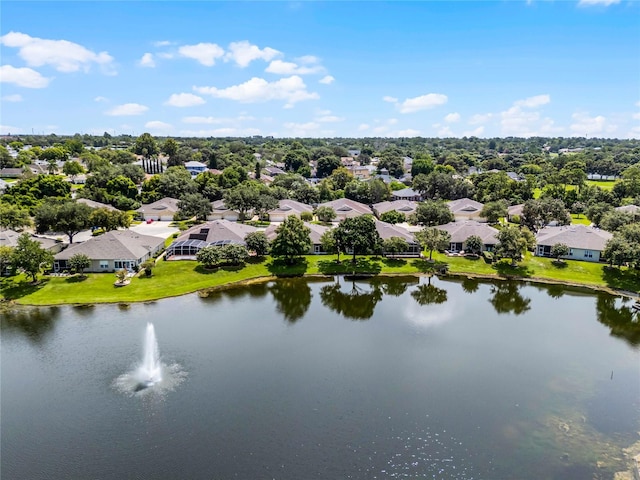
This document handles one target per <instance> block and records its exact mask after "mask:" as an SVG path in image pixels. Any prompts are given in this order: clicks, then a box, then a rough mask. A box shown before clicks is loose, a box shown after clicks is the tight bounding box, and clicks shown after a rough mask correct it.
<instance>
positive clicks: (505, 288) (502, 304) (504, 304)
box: [489, 282, 531, 315]
mask: <svg viewBox="0 0 640 480" xmlns="http://www.w3.org/2000/svg"><path fill="white" fill-rule="evenodd" d="M491 293H492V294H493V297H491V298H490V299H489V302H491V305H493V308H495V310H496V312H497V313H513V314H515V315H521V314H523V313H525V312H527V311H529V310H531V306H530V303H531V299H530V298H525V297H523V296H522V295H520V285H518V284H517V283H516V282H498V283H495V284H493V285H491Z"/></svg>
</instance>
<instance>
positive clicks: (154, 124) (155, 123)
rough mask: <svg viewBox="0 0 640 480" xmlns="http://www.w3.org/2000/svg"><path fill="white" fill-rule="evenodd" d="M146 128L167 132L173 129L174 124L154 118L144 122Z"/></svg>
mask: <svg viewBox="0 0 640 480" xmlns="http://www.w3.org/2000/svg"><path fill="white" fill-rule="evenodd" d="M144 127H145V128H148V129H149V130H153V131H156V132H166V131H167V130H171V129H173V125H171V124H170V123H166V122H161V121H160V120H152V121H150V122H147V123H145V124H144Z"/></svg>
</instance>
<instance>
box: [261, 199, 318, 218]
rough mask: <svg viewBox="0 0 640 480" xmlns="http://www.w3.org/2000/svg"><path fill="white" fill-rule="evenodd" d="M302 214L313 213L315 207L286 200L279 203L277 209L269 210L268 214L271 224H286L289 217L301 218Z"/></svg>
mask: <svg viewBox="0 0 640 480" xmlns="http://www.w3.org/2000/svg"><path fill="white" fill-rule="evenodd" d="M302 212H309V213H313V207H312V206H311V205H307V204H306V203H302V202H297V201H295V200H291V199H288V198H285V199H283V200H279V201H278V207H277V208H274V209H273V210H269V211H268V212H267V213H268V214H269V220H270V221H271V222H284V220H285V219H286V218H287V217H288V216H289V215H297V216H298V217H299V216H300V214H301V213H302Z"/></svg>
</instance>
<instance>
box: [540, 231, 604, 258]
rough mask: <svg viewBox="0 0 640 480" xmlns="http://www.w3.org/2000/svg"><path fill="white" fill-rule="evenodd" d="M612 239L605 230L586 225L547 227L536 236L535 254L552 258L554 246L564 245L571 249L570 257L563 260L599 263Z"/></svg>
mask: <svg viewBox="0 0 640 480" xmlns="http://www.w3.org/2000/svg"><path fill="white" fill-rule="evenodd" d="M612 237H613V235H612V234H611V233H609V232H607V231H605V230H600V229H599V228H594V227H587V226H586V225H568V226H563V227H545V228H543V229H542V230H540V231H538V233H537V235H536V250H535V254H536V255H537V256H539V257H551V249H552V248H553V246H554V245H556V244H557V243H563V244H565V245H566V246H568V247H569V255H568V256H566V257H563V258H567V259H571V260H584V261H585V262H599V261H600V257H601V256H602V251H603V250H604V249H605V247H606V245H607V242H608V241H609V240H610V239H611V238H612Z"/></svg>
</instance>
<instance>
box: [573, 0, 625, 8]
mask: <svg viewBox="0 0 640 480" xmlns="http://www.w3.org/2000/svg"><path fill="white" fill-rule="evenodd" d="M616 3H620V0H580V2H578V5H584V6H592V5H603V6H605V7H608V6H609V5H613V4H616Z"/></svg>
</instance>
